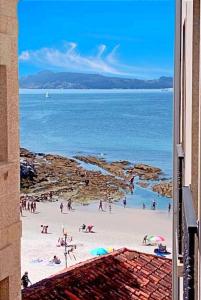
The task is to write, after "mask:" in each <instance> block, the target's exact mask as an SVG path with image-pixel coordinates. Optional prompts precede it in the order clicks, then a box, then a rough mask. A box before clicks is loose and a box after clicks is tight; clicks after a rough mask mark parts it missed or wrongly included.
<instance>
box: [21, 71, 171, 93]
mask: <svg viewBox="0 0 201 300" xmlns="http://www.w3.org/2000/svg"><path fill="white" fill-rule="evenodd" d="M19 82H20V88H28V89H64V90H72V89H100V90H104V89H108V90H113V89H124V90H128V89H132V90H133V89H168V88H172V87H173V78H172V77H166V76H163V77H160V78H157V79H149V80H143V79H136V78H121V77H107V76H103V75H99V74H84V73H70V72H60V73H55V72H52V71H42V72H39V73H36V74H33V75H28V76H24V77H21V78H20V81H19Z"/></svg>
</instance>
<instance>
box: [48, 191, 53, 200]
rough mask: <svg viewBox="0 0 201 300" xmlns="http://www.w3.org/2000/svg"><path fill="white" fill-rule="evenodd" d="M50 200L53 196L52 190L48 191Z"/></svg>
mask: <svg viewBox="0 0 201 300" xmlns="http://www.w3.org/2000/svg"><path fill="white" fill-rule="evenodd" d="M49 195H50V200H51V201H52V196H53V192H52V191H50V194H49Z"/></svg>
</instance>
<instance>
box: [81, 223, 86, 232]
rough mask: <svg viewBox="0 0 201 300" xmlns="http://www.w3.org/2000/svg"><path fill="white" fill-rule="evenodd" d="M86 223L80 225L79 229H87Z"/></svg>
mask: <svg viewBox="0 0 201 300" xmlns="http://www.w3.org/2000/svg"><path fill="white" fill-rule="evenodd" d="M86 227H87V226H86V225H85V224H82V225H81V226H80V227H79V231H81V230H82V231H84V230H86Z"/></svg>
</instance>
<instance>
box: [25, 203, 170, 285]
mask: <svg viewBox="0 0 201 300" xmlns="http://www.w3.org/2000/svg"><path fill="white" fill-rule="evenodd" d="M59 205H60V203H59V202H53V203H49V202H48V203H38V204H37V213H36V214H32V213H30V212H27V211H24V212H23V215H24V216H23V217H22V222H23V234H22V273H23V272H24V271H28V272H29V276H30V279H31V281H32V282H33V283H34V282H36V281H39V280H41V279H43V278H45V277H48V276H51V275H53V274H54V273H56V272H58V271H60V270H62V269H64V268H65V260H64V248H63V247H57V241H58V238H59V237H60V236H62V226H64V227H65V228H66V230H67V232H68V234H69V235H70V236H72V237H73V241H72V243H73V244H77V249H76V250H75V251H74V254H75V256H76V260H74V258H73V257H71V258H72V259H71V258H70V257H68V266H70V265H73V264H76V263H78V262H80V261H84V260H86V259H89V258H92V257H93V256H92V255H91V254H90V250H91V249H93V248H96V247H104V248H107V247H112V248H114V249H118V248H122V247H127V248H130V249H134V250H139V251H142V252H148V253H153V250H154V246H143V245H142V239H143V237H144V235H145V234H150V235H152V234H153V235H162V236H163V237H164V238H165V244H166V245H167V248H168V250H169V251H170V252H172V251H171V248H172V241H171V240H172V214H168V212H160V211H150V210H137V209H130V208H125V209H124V208H123V207H121V206H118V205H115V204H112V213H109V212H108V208H106V209H107V211H106V212H100V211H98V203H94V204H92V205H90V206H74V210H73V211H71V212H68V211H67V206H66V203H65V204H64V205H65V207H64V208H65V209H64V213H63V214H61V212H60V209H59ZM83 223H84V224H86V225H88V224H93V225H94V231H95V232H94V233H85V232H79V230H78V228H79V226H80V225H82V224H83ZM41 225H48V226H49V228H48V231H49V234H41V231H40V230H41ZM54 255H57V256H58V257H59V258H60V259H61V264H60V265H51V264H49V261H50V260H51V259H52V258H53V256H54ZM169 257H171V256H169ZM38 259H39V261H38Z"/></svg>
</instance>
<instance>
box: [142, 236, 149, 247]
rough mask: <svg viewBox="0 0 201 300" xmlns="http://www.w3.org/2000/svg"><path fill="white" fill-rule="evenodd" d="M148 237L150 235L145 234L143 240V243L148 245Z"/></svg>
mask: <svg viewBox="0 0 201 300" xmlns="http://www.w3.org/2000/svg"><path fill="white" fill-rule="evenodd" d="M147 237H148V235H147V234H146V235H145V236H144V238H143V241H142V243H143V245H146V244H147Z"/></svg>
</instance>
